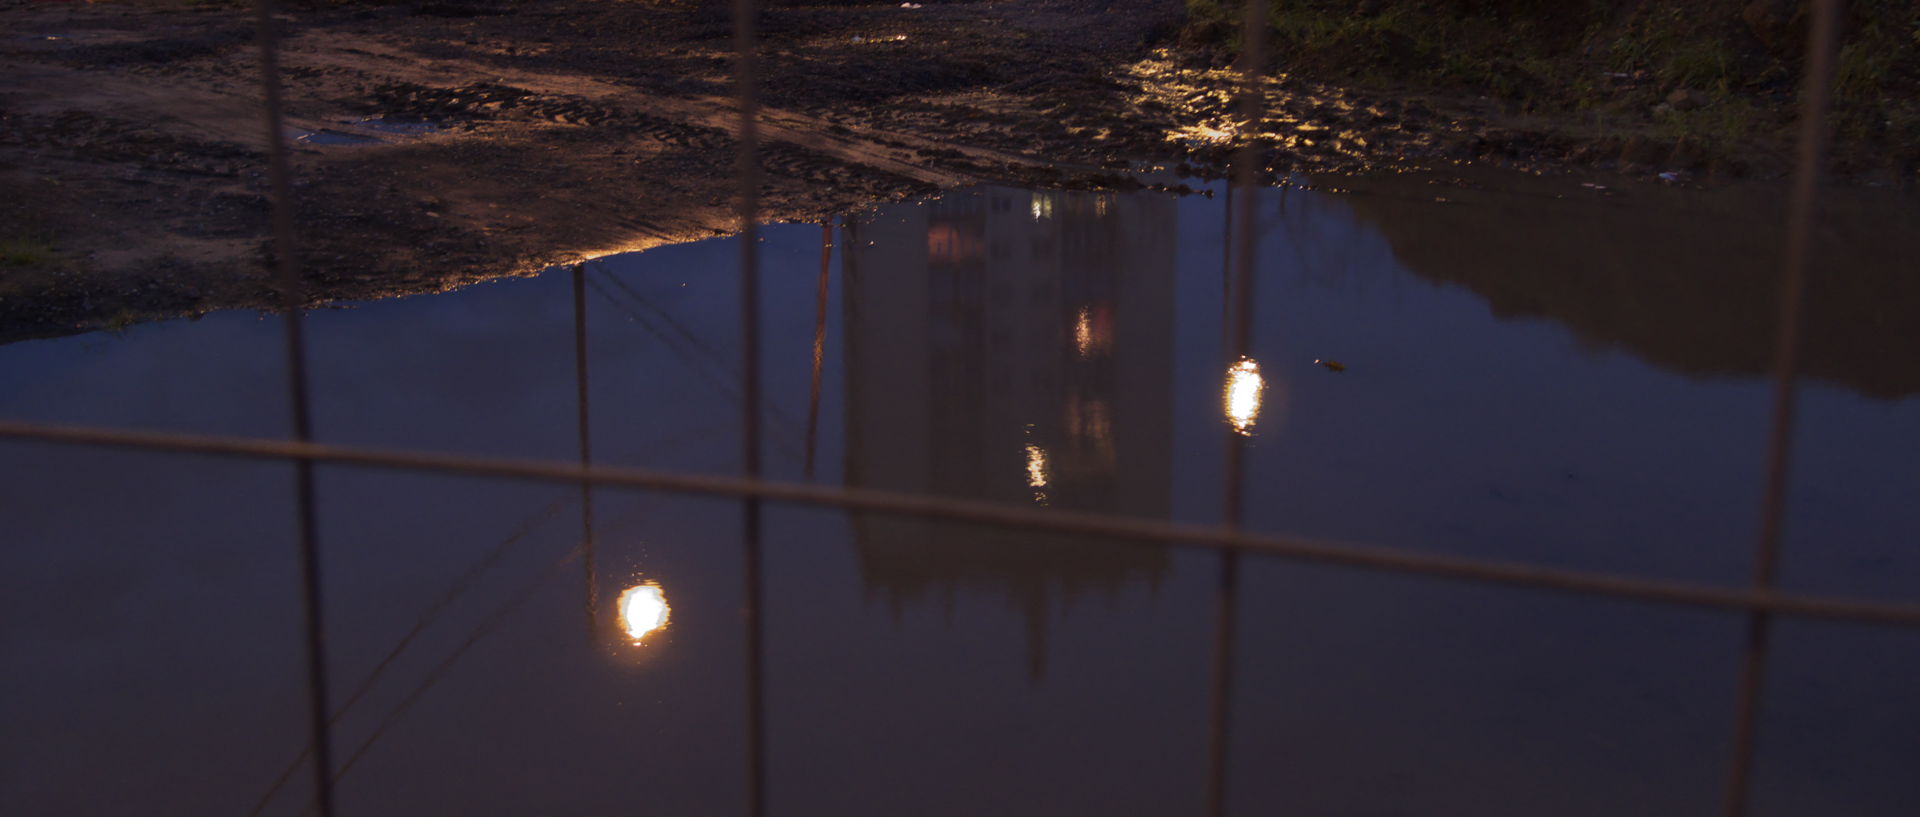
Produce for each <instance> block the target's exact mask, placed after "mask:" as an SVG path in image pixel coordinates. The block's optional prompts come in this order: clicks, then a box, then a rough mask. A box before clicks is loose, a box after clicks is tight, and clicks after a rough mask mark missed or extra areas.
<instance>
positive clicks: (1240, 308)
mask: <svg viewBox="0 0 1920 817" xmlns="http://www.w3.org/2000/svg"><path fill="white" fill-rule="evenodd" d="M1240 28H1241V31H1242V32H1243V34H1242V39H1241V48H1240V60H1239V62H1240V64H1239V66H1238V68H1239V72H1240V84H1241V88H1240V100H1239V103H1240V105H1239V107H1240V111H1239V118H1240V128H1239V134H1240V141H1241V144H1240V150H1239V155H1238V156H1236V157H1235V159H1234V163H1233V164H1234V166H1233V168H1232V172H1233V176H1234V178H1235V181H1237V182H1238V185H1239V187H1240V198H1239V200H1238V201H1235V200H1234V199H1233V197H1232V196H1231V194H1229V196H1228V200H1227V205H1226V206H1227V208H1228V216H1227V224H1228V226H1227V227H1226V229H1227V231H1228V235H1229V236H1232V229H1233V228H1232V224H1233V222H1234V221H1235V220H1236V219H1235V216H1236V215H1237V216H1238V219H1237V220H1238V221H1239V222H1240V233H1239V235H1238V236H1237V238H1238V239H1239V241H1238V242H1237V244H1236V243H1234V242H1231V241H1230V242H1229V243H1228V245H1227V246H1226V247H1225V248H1223V250H1222V251H1223V252H1225V253H1227V255H1228V256H1229V260H1230V261H1231V262H1232V264H1231V265H1232V268H1233V284H1232V285H1231V286H1230V287H1228V288H1227V289H1228V293H1229V297H1230V298H1231V301H1230V303H1229V304H1223V305H1222V311H1223V312H1228V311H1229V310H1230V314H1229V315H1228V316H1227V321H1226V323H1227V327H1228V329H1227V332H1228V342H1227V348H1226V355H1225V358H1226V363H1227V365H1228V366H1239V365H1240V364H1241V362H1242V361H1245V360H1247V353H1248V352H1249V351H1250V350H1251V348H1252V345H1253V297H1254V296H1253V285H1254V276H1253V271H1254V258H1255V254H1256V253H1257V251H1258V246H1259V240H1260V236H1259V231H1258V230H1255V229H1253V225H1254V212H1255V207H1256V206H1257V204H1258V203H1259V200H1260V196H1259V195H1258V193H1259V184H1260V173H1261V165H1263V164H1264V162H1263V161H1262V156H1261V150H1260V141H1259V139H1257V138H1256V137H1257V135H1258V134H1259V132H1260V120H1261V118H1262V117H1263V116H1264V111H1265V108H1266V97H1265V94H1266V89H1265V85H1264V83H1263V82H1262V77H1263V75H1264V74H1265V73H1266V56H1267V54H1266V52H1267V0H1247V2H1246V17H1245V18H1244V20H1243V21H1242V23H1241V26H1240ZM1236 204H1238V205H1239V212H1238V213H1237V214H1236V213H1234V212H1232V210H1233V207H1234V205H1236ZM1242 431H1243V430H1242V429H1239V428H1235V427H1232V426H1231V425H1229V426H1228V427H1227V428H1226V429H1225V431H1224V433H1225V434H1226V440H1227V456H1226V490H1225V494H1226V496H1225V497H1224V499H1223V502H1222V507H1221V512H1220V524H1221V527H1222V529H1223V530H1225V531H1228V532H1235V533H1237V532H1239V531H1240V529H1241V525H1242V524H1243V523H1244V522H1245V515H1246V470H1247V462H1246V460H1247V457H1246V453H1247V442H1248V441H1247V438H1246V435H1245V434H1243V433H1242ZM1239 607H1240V550H1239V549H1237V548H1227V549H1224V550H1222V551H1221V552H1220V569H1219V573H1218V575H1217V577H1216V584H1215V588H1214V616H1213V621H1214V631H1213V665H1212V680H1213V687H1212V690H1211V691H1210V692H1209V695H1208V699H1209V703H1208V713H1207V781H1206V782H1207V788H1206V799H1205V801H1204V806H1203V810H1202V813H1203V814H1205V815H1207V817H1223V815H1225V814H1226V813H1227V799H1228V794H1229V790H1228V788H1227V786H1228V775H1227V771H1228V769H1227V767H1228V763H1229V758H1230V757H1231V755H1232V748H1233V729H1232V724H1233V686H1234V685H1233V672H1234V636H1235V634H1236V631H1237V630H1238V627H1239V621H1240V614H1239V613H1240V611H1239Z"/></svg>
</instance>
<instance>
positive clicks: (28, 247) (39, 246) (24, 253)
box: [0, 234, 61, 267]
mask: <svg viewBox="0 0 1920 817" xmlns="http://www.w3.org/2000/svg"><path fill="white" fill-rule="evenodd" d="M59 260H61V259H60V253H59V252H58V251H56V250H55V249H54V246H53V242H52V241H51V240H49V239H48V238H46V237H45V236H42V235H35V234H22V235H14V236H8V237H6V238H0V267H41V266H49V265H51V264H53V263H54V262H56V261H59Z"/></svg>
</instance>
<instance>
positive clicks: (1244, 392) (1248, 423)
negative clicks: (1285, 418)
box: [1226, 358, 1267, 436]
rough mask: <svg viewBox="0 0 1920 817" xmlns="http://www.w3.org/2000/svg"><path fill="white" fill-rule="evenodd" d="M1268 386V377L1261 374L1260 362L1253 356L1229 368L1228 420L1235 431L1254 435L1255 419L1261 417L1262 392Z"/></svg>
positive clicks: (1227, 390) (1227, 388) (1227, 389)
mask: <svg viewBox="0 0 1920 817" xmlns="http://www.w3.org/2000/svg"><path fill="white" fill-rule="evenodd" d="M1266 388H1267V381H1266V378H1263V377H1261V376H1260V364H1259V363H1257V362H1255V361H1254V360H1253V359H1252V358H1244V359H1242V360H1241V361H1240V362H1239V363H1235V364H1233V366H1232V367H1231V368H1229V369H1227V386H1226V409H1227V422H1229V423H1232V424H1233V430H1234V431H1237V432H1240V433H1241V434H1245V435H1247V436H1252V435H1253V424H1254V421H1256V420H1259V419H1260V398H1261V393H1262V392H1263V391H1265V390H1266Z"/></svg>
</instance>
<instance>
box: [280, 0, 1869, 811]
mask: <svg viewBox="0 0 1920 817" xmlns="http://www.w3.org/2000/svg"><path fill="white" fill-rule="evenodd" d="M1812 8H1813V11H1812V24H1811V26H1810V30H1809V33H1808V46H1807V58H1806V67H1805V80H1804V83H1805V84H1804V89H1803V95H1802V113H1801V122H1800V134H1799V150H1798V154H1797V159H1796V166H1795V171H1794V177H1793V188H1792V194H1791V195H1792V199H1791V206H1790V212H1789V215H1788V225H1787V228H1788V229H1787V243H1786V249H1785V256H1784V274H1783V280H1782V283H1781V290H1780V313H1779V332H1778V336H1777V338H1776V341H1777V345H1776V350H1775V360H1776V371H1775V378H1774V388H1773V396H1772V425H1771V428H1770V432H1769V436H1768V443H1767V447H1768V456H1767V473H1766V489H1765V496H1764V500H1763V510H1762V519H1761V529H1760V534H1759V538H1758V542H1757V544H1756V554H1755V561H1754V574H1753V581H1752V586H1753V590H1754V591H1755V592H1757V593H1767V592H1771V591H1772V590H1773V587H1774V585H1775V581H1776V575H1777V572H1778V561H1779V551H1780V546H1781V540H1782V534H1783V529H1784V518H1785V504H1786V494H1787V490H1788V481H1789V471H1790V467H1789V466H1790V459H1791V449H1792V443H1793V439H1794V419H1795V416H1794V415H1795V402H1796V384H1797V378H1798V357H1799V346H1800V332H1801V314H1802V309H1803V301H1804V297H1805V289H1806V278H1807V267H1808V266H1809V265H1810V263H1811V259H1812V244H1813V233H1814V211H1815V200H1816V196H1817V192H1818V188H1819V183H1820V176H1821V169H1822V165H1823V164H1824V160H1825V156H1826V151H1827V141H1828V137H1829V132H1830V123H1829V122H1828V120H1827V113H1828V109H1829V107H1830V105H1831V95H1832V82H1833V74H1834V63H1835V57H1836V53H1837V50H1838V41H1839V11H1840V9H1839V2H1838V0H1814V3H1813V4H1812ZM254 10H255V18H256V24H257V27H258V37H259V52H260V84H261V92H262V101H263V108H264V119H265V127H266V131H267V132H266V136H267V162H268V181H269V185H270V192H271V198H272V233H273V246H274V259H275V268H276V273H277V277H278V280H279V287H280V290H281V298H282V303H281V306H282V311H283V313H284V314H283V317H284V326H285V334H286V369H287V371H286V375H287V394H288V400H289V411H290V417H291V425H292V436H293V438H294V440H295V441H297V442H299V443H308V442H310V441H311V440H312V418H311V409H310V391H309V376H308V368H307V362H306V346H305V333H304V324H303V314H302V309H303V308H304V306H305V287H304V284H303V281H302V278H301V276H300V273H299V271H298V266H297V263H296V259H295V242H294V239H293V216H292V191H291V168H290V161H289V157H288V154H287V148H286V144H285V132H284V120H285V117H284V100H283V95H282V89H281V85H280V73H281V72H280V66H279V54H278V43H277V39H278V38H277V33H276V31H275V25H276V24H275V10H274V4H273V2H272V0H255V4H254ZM1267 10H1268V3H1267V0H1248V2H1247V4H1246V9H1245V19H1244V22H1243V26H1242V31H1243V35H1244V36H1243V46H1242V51H1241V55H1240V65H1239V72H1240V78H1241V81H1242V84H1243V87H1242V95H1241V100H1240V114H1239V115H1240V118H1241V120H1242V128H1243V129H1244V130H1243V131H1242V132H1241V133H1240V136H1241V140H1242V144H1241V146H1240V150H1239V155H1238V157H1237V159H1236V161H1235V167H1234V168H1233V174H1234V176H1235V177H1236V178H1235V179H1234V180H1233V182H1230V185H1229V194H1228V197H1227V208H1228V210H1229V212H1228V226H1227V227H1226V229H1227V230H1228V233H1227V235H1228V236H1229V239H1228V246H1226V247H1225V248H1224V252H1225V253H1226V254H1227V257H1226V258H1225V259H1223V262H1224V263H1230V264H1233V269H1234V280H1233V283H1232V285H1231V286H1228V287H1227V288H1226V292H1227V294H1228V295H1229V296H1230V297H1231V298H1232V299H1233V301H1232V304H1231V306H1232V309H1233V313H1232V315H1230V316H1229V317H1230V319H1229V321H1228V323H1229V326H1230V329H1229V332H1230V337H1229V349H1228V357H1229V358H1230V360H1231V361H1232V362H1234V363H1237V362H1238V361H1240V360H1241V359H1243V358H1244V356H1245V355H1246V353H1247V351H1248V348H1249V345H1250V340H1251V332H1252V310H1253V306H1252V292H1253V288H1252V285H1253V269H1254V266H1255V252H1256V245H1257V236H1256V235H1255V231H1254V230H1251V229H1249V228H1248V226H1249V225H1251V224H1253V212H1254V205H1255V202H1256V201H1257V196H1255V195H1254V194H1253V193H1254V191H1256V190H1257V187H1256V185H1257V184H1258V180H1259V175H1258V174H1259V171H1260V167H1259V165H1260V160H1261V154H1260V151H1259V145H1258V141H1257V139H1256V138H1255V137H1256V135H1257V130H1258V127H1259V122H1260V118H1261V110H1262V103H1263V97H1262V85H1261V81H1260V78H1261V76H1262V74H1263V72H1264V61H1265V56H1266V54H1265V51H1266V39H1267V37H1266V35H1267V24H1266V16H1267ZM756 13H757V8H756V4H755V2H754V0H733V16H734V50H735V54H734V59H735V71H734V80H735V104H736V107H737V111H738V117H739V119H738V131H737V141H738V147H739V151H738V157H737V166H736V175H737V182H738V185H739V191H738V201H737V211H736V215H737V218H738V221H739V224H740V235H741V257H740V263H741V292H740V300H741V304H740V315H741V340H742V352H741V354H742V359H743V368H744V379H745V383H744V389H743V407H742V415H743V421H742V443H743V449H744V450H743V457H742V459H743V469H744V472H745V473H744V475H745V477H746V478H747V479H749V480H758V479H759V478H760V475H761V453H760V436H761V435H760V430H761V429H760V417H759V412H760V371H759V369H760V361H759V356H760V354H759V340H760V338H759V329H760V327H759V316H758V303H759V257H758V255H759V253H758V249H759V248H758V243H759V239H758V235H757V232H758V231H757V226H758V220H759V157H758V152H759V133H758V123H757V117H758V101H757V98H756V89H755V85H756V82H757V76H756V71H757V66H756V64H755V55H754V36H755V35H754V17H755V14H756ZM1234 186H1238V187H1239V189H1240V191H1241V196H1240V197H1238V201H1235V198H1234V197H1233V196H1232V188H1233V187H1234ZM1236 204H1237V205H1238V208H1237V210H1236V208H1235V205H1236ZM1236 214H1237V219H1236ZM1234 220H1238V221H1239V222H1240V224H1241V225H1242V229H1241V230H1240V231H1239V235H1238V236H1237V238H1238V241H1237V242H1235V241H1233V240H1232V238H1233V237H1234V236H1233V233H1232V232H1231V230H1232V226H1231V225H1232V222H1233V221H1234ZM829 231H830V228H829ZM829 236H830V232H829ZM824 252H827V250H823V253H824ZM824 263H825V257H824V256H823V264H824ZM583 274H584V269H583V268H581V267H576V268H575V269H574V271H573V276H574V298H575V304H574V308H575V355H576V366H577V371H576V374H577V377H578V389H579V393H578V400H579V404H578V411H579V436H580V468H581V471H582V473H583V474H585V473H586V471H587V469H588V468H589V466H590V446H589V444H590V437H589V430H588V416H589V414H588V405H587V371H586V348H585V347H586V338H585V334H584V333H585V306H584V295H583V293H584V286H583V284H584V279H583ZM824 297H825V281H824V280H823V281H822V298H823V301H822V302H823V303H824ZM818 346H819V338H816V349H815V355H816V362H815V365H816V370H815V375H814V376H815V382H814V386H813V389H814V395H815V399H817V392H818V387H819V386H818V368H817V367H818V356H819V352H820V350H819V349H818V348H817V347H818ZM1245 445H1246V438H1245V437H1244V436H1243V435H1241V434H1239V433H1236V432H1233V431H1229V433H1228V451H1227V454H1228V456H1227V460H1228V463H1227V469H1226V470H1227V474H1226V492H1225V493H1226V496H1225V500H1224V508H1223V521H1224V525H1225V526H1226V527H1227V528H1229V529H1237V528H1238V527H1239V526H1240V524H1241V521H1242V516H1243V513H1244V490H1245V475H1244V469H1245V462H1244V459H1245V458H1244V453H1245ZM293 458H294V460H295V485H294V490H295V500H296V505H297V521H298V536H299V552H300V566H301V581H302V587H303V591H304V593H303V601H304V616H305V642H306V659H307V675H308V683H307V686H308V704H309V706H308V709H309V719H310V729H311V732H312V747H313V751H312V758H313V768H314V776H315V786H314V804H313V805H314V808H315V811H316V812H317V813H318V814H319V815H320V817H333V814H334V792H333V772H332V740H331V727H330V723H329V721H330V718H329V711H330V710H329V706H328V689H327V681H328V675H327V663H326V638H325V635H326V633H325V622H324V603H323V602H324V597H323V595H322V590H323V582H322V578H321V565H320V557H319V548H318V534H317V529H318V522H317V514H316V510H315V492H314V477H313V474H314V460H313V458H312V457H311V456H295V457H293ZM809 459H811V458H809ZM581 490H582V492H583V497H582V505H583V520H582V525H583V531H582V532H583V537H584V538H583V544H582V547H583V548H584V553H585V555H586V557H587V558H586V561H587V576H588V578H587V582H588V589H587V603H588V607H589V616H590V618H591V617H592V613H593V611H594V608H595V606H596V604H595V602H596V599H595V591H594V584H593V570H594V565H593V550H592V528H591V525H592V521H591V494H590V490H591V483H590V481H588V480H586V479H585V478H584V477H583V480H582V482H581ZM743 503H744V511H745V528H744V539H745V565H744V572H745V583H744V584H745V588H744V589H745V598H744V604H743V606H744V611H745V617H746V662H745V667H746V670H745V671H746V684H745V686H746V697H747V701H746V704H747V711H746V715H747V718H746V720H747V730H746V744H747V746H746V755H747V758H746V760H747V764H746V765H747V785H748V812H749V814H750V815H752V817H763V815H764V814H765V813H766V796H765V746H764V741H765V700H764V698H765V696H764V654H763V652H764V649H763V647H764V645H763V629H762V628H763V617H762V610H761V606H762V595H763V565H762V553H761V533H762V531H761V519H760V498H759V497H758V496H757V495H749V496H748V497H747V498H745V499H744V500H743ZM1239 558H1240V557H1239V551H1238V549H1235V548H1226V549H1224V550H1223V552H1222V557H1221V566H1220V573H1219V585H1218V588H1217V595H1216V603H1217V610H1216V622H1215V624H1216V627H1215V650H1214V660H1213V687H1212V700H1211V706H1210V714H1209V718H1210V730H1209V744H1208V760H1207V776H1208V779H1207V793H1206V807H1205V812H1206V814H1208V815H1209V817H1218V816H1219V815H1222V814H1224V813H1225V810H1226V795H1227V782H1228V780H1227V765H1228V749H1229V746H1230V733H1229V728H1228V726H1229V723H1230V721H1231V714H1232V708H1231V704H1232V691H1233V685H1232V669H1233V636H1234V631H1235V624H1236V620H1235V611H1236V603H1237V596H1238V582H1239ZM1771 621H1772V614H1771V611H1770V610H1768V609H1764V608H1756V609H1754V610H1752V611H1751V612H1750V613H1749V616H1748V627H1747V640H1746V652H1745V660H1744V663H1743V667H1742V672H1741V679H1740V686H1739V691H1738V695H1737V700H1736V707H1737V711H1736V720H1735V733H1734V739H1733V747H1732V758H1731V762H1730V763H1729V768H1728V776H1727V788H1726V797H1725V801H1724V802H1725V807H1724V812H1723V813H1724V815H1726V817H1744V815H1745V813H1746V811H1747V807H1748V802H1749V793H1750V792H1749V789H1750V778H1751V769H1752V763H1753V755H1754V742H1755V733H1756V731H1757V730H1756V723H1755V722H1756V720H1757V717H1758V710H1759V703H1760V698H1761V692H1762V680H1763V677H1764V674H1765V673H1764V670H1765V663H1766V656H1767V648H1768V636H1769V632H1770V627H1771Z"/></svg>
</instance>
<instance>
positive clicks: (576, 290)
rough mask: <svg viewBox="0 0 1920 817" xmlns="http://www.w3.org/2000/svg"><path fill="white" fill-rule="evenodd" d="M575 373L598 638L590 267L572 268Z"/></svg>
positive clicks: (586, 557) (592, 625)
mask: <svg viewBox="0 0 1920 817" xmlns="http://www.w3.org/2000/svg"><path fill="white" fill-rule="evenodd" d="M573 374H574V382H575V383H576V384H577V386H578V391H577V392H576V394H575V401H576V402H577V404H578V405H579V409H580V416H579V418H578V420H577V422H578V423H579V426H580V472H581V475H582V476H581V480H580V553H581V556H582V561H583V562H584V563H585V568H584V569H583V572H584V573H585V574H586V575H585V577H584V578H585V580H586V588H587V592H586V606H587V636H588V637H589V638H597V637H598V636H599V626H598V624H597V622H598V620H599V617H598V616H597V615H596V613H598V611H599V610H600V587H599V585H598V584H597V583H596V582H595V581H594V577H595V576H597V575H599V572H600V571H599V566H598V564H597V561H596V559H595V558H594V556H595V554H594V541H593V483H592V482H591V481H589V480H587V479H586V478H585V474H586V471H587V467H588V466H590V465H592V464H593V457H592V437H591V435H590V434H589V432H588V427H589V426H588V422H587V421H588V417H587V265H586V264H575V265H573Z"/></svg>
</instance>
